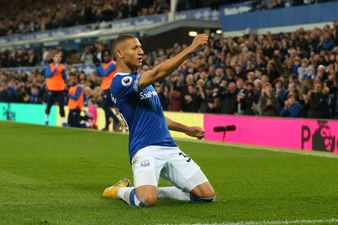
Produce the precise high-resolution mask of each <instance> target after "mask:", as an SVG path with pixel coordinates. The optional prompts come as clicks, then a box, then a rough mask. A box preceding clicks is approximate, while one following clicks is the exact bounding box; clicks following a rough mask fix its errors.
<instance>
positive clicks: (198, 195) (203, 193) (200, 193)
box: [190, 183, 216, 202]
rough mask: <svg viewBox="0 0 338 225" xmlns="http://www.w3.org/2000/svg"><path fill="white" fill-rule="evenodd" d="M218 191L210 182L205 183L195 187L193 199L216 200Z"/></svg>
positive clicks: (192, 192) (201, 200) (198, 200)
mask: <svg viewBox="0 0 338 225" xmlns="http://www.w3.org/2000/svg"><path fill="white" fill-rule="evenodd" d="M215 197H216V192H215V191H214V189H213V187H212V186H211V184H210V183H205V184H202V185H199V186H197V187H196V188H194V189H193V190H192V191H191V193H190V198H191V200H192V201H196V202H212V201H214V200H215Z"/></svg>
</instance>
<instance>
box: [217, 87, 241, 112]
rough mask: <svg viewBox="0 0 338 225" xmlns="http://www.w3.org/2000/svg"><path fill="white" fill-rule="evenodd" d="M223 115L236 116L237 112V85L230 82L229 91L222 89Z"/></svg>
mask: <svg viewBox="0 0 338 225" xmlns="http://www.w3.org/2000/svg"><path fill="white" fill-rule="evenodd" d="M220 97H221V104H222V111H221V112H222V113H223V114H235V112H237V90H236V84H235V83H234V82H230V83H229V84H228V87H227V89H225V90H224V89H221V93H220Z"/></svg>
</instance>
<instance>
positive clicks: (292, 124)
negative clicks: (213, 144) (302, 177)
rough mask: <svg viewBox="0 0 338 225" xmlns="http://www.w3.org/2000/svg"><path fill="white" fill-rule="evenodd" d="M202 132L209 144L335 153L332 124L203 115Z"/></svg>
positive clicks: (336, 128) (336, 126) (336, 131)
mask: <svg viewBox="0 0 338 225" xmlns="http://www.w3.org/2000/svg"><path fill="white" fill-rule="evenodd" d="M204 129H205V130H206V135H205V139H206V140H211V141H218V142H222V141H225V142H228V143H238V144H249V145H258V146H270V147H279V148H291V149H299V150H306V151H311V150H318V151H326V152H334V153H338V140H337V139H338V121H335V120H308V119H288V118H270V117H251V116H233V115H212V114H205V115H204ZM215 130H216V131H215ZM224 134H225V135H224ZM223 137H224V140H223Z"/></svg>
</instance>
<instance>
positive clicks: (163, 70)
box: [138, 34, 208, 90]
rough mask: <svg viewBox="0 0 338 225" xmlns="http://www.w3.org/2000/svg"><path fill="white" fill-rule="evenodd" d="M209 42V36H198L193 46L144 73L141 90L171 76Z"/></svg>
mask: <svg viewBox="0 0 338 225" xmlns="http://www.w3.org/2000/svg"><path fill="white" fill-rule="evenodd" d="M207 42H208V36H207V35H205V34H199V35H197V36H196V37H195V38H194V40H193V41H192V43H191V45H189V46H188V47H187V48H185V49H184V50H183V51H181V52H180V53H178V54H177V55H176V56H174V57H172V58H170V59H168V60H166V61H164V62H163V63H161V64H159V65H158V66H156V67H155V68H154V69H152V70H148V71H146V72H144V73H143V74H142V76H141V78H140V81H139V85H138V87H139V90H142V89H143V88H145V87H147V86H148V85H149V84H152V83H154V82H156V81H158V80H160V79H161V78H163V77H166V76H168V75H170V74H171V73H172V72H173V71H174V70H175V69H177V67H178V66H179V65H180V64H181V63H183V62H184V60H186V59H187V58H188V57H189V55H190V54H191V53H193V52H195V51H196V50H198V49H199V48H200V47H201V46H203V45H205V44H206V43H207Z"/></svg>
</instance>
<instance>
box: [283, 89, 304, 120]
mask: <svg viewBox="0 0 338 225" xmlns="http://www.w3.org/2000/svg"><path fill="white" fill-rule="evenodd" d="M301 110H302V106H301V104H300V103H299V102H298V101H297V96H296V95H294V94H290V95H289V96H288V98H287V100H285V102H284V108H283V109H282V110H281V112H280V116H282V117H294V118H297V117H300V116H301Z"/></svg>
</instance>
